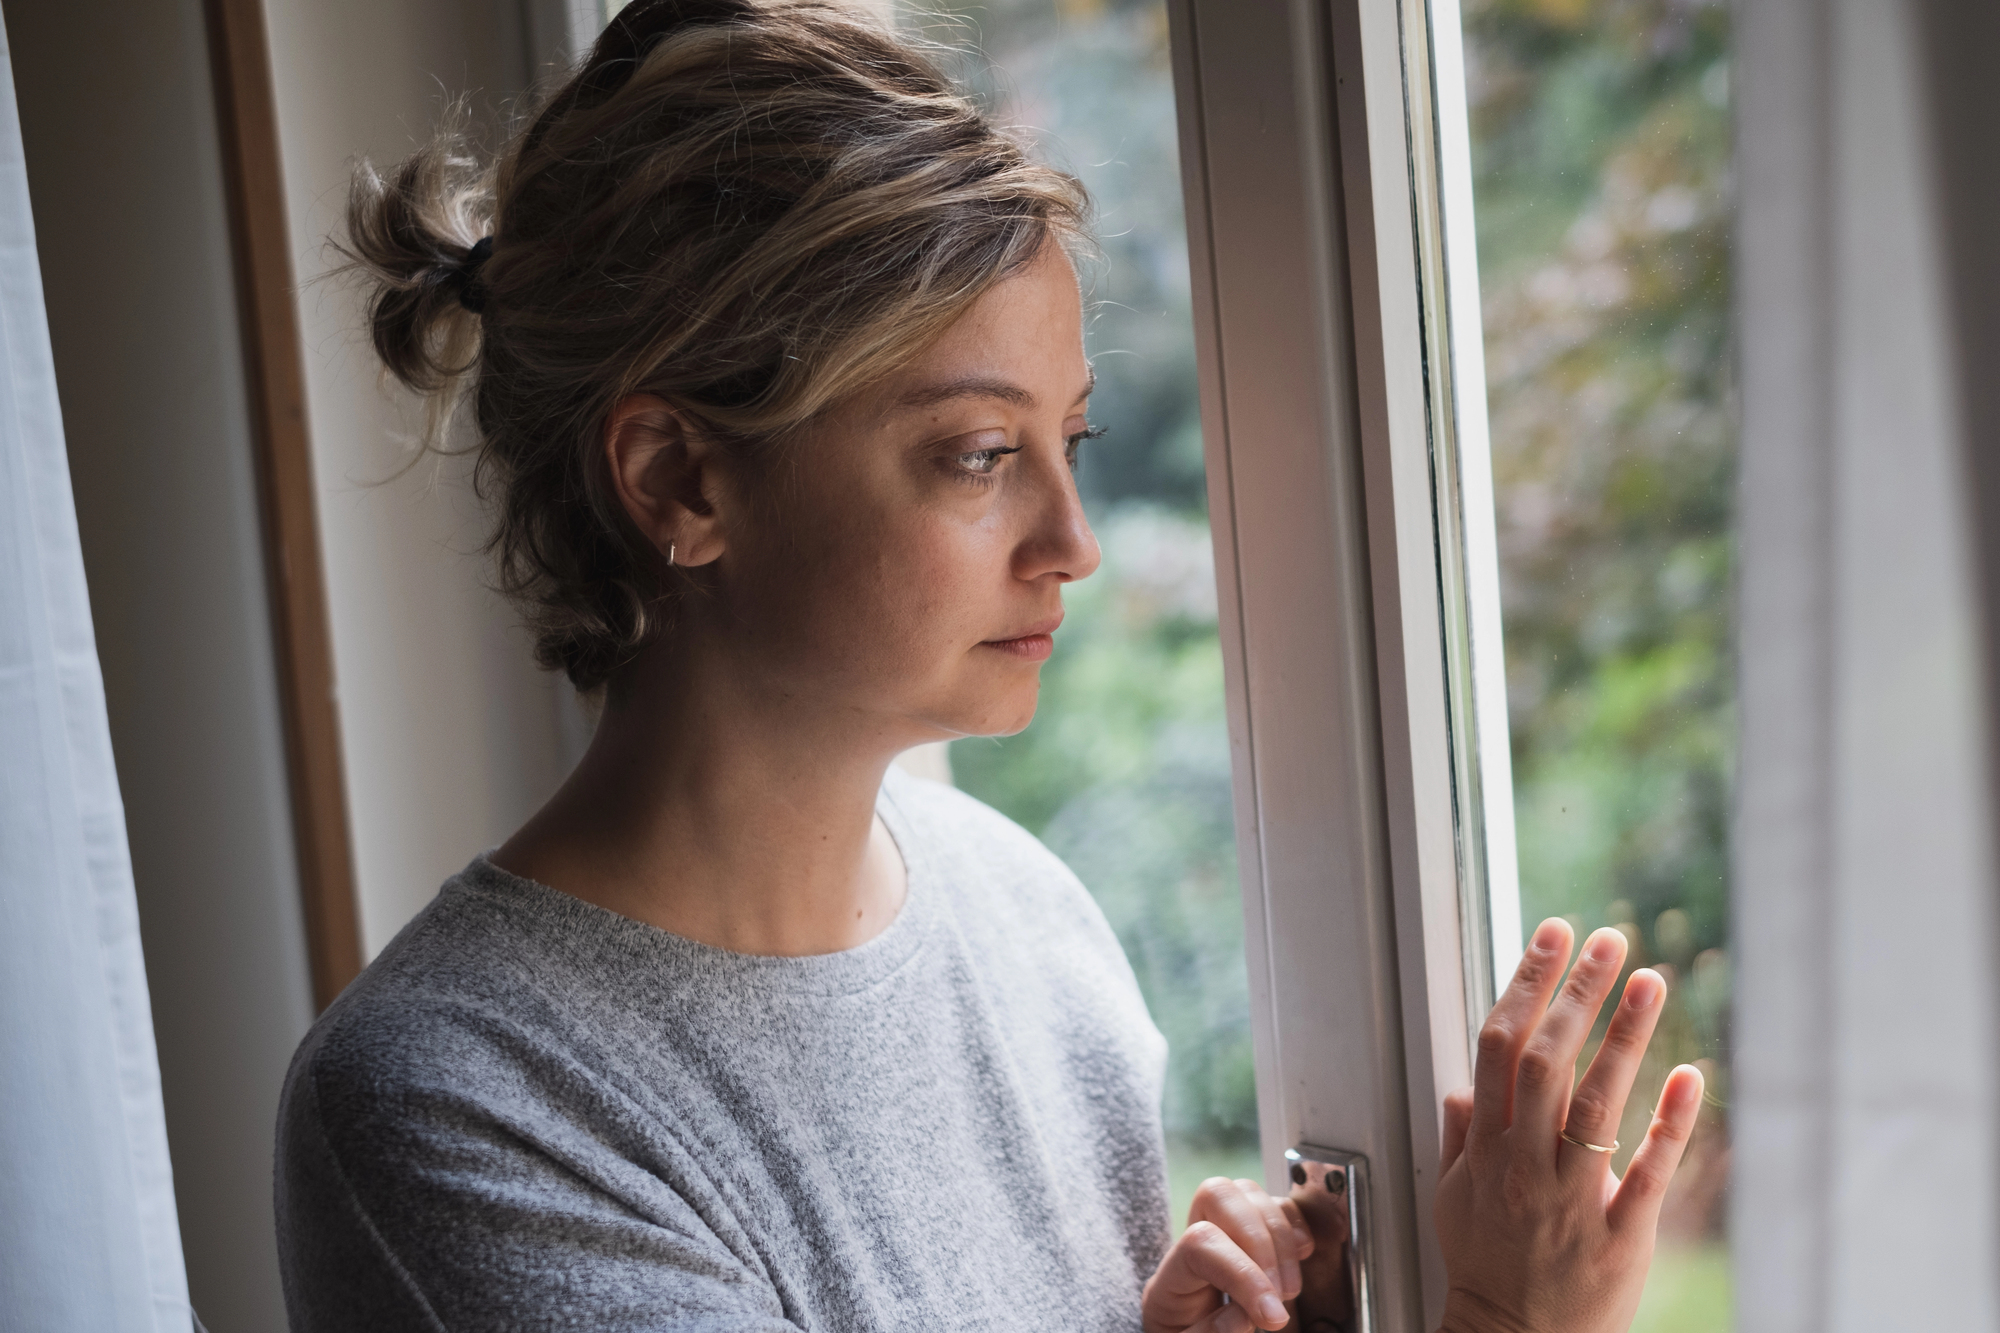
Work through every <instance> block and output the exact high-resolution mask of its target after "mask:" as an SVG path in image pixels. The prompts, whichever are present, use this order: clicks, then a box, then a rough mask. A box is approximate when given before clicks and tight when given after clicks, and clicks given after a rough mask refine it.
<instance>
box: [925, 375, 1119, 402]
mask: <svg viewBox="0 0 2000 1333" xmlns="http://www.w3.org/2000/svg"><path fill="white" fill-rule="evenodd" d="M1096 389H1097V372H1096V371H1095V370H1092V371H1091V372H1090V378H1089V379H1088V380H1087V381H1085V382H1084V386H1083V392H1082V393H1080V394H1078V395H1077V396H1076V397H1077V401H1078V402H1082V401H1083V400H1084V399H1085V398H1088V397H1090V395H1091V394H1092V393H1093V392H1095V391H1096ZM960 398H993V399H997V400H999V401H1000V402H1003V403H1011V404H1012V405H1013V406H1015V407H1033V406H1034V405H1035V395H1033V394H1031V393H1029V392H1028V391H1027V390H1026V389H1024V388H1022V387H1021V386H1020V385H1018V384H1009V383H1007V381H1005V380H990V379H980V378H978V377H972V378H968V379H962V380H946V381H945V382H944V383H942V384H926V385H923V386H921V387H919V388H915V389H912V390H910V391H909V392H908V393H906V394H904V395H903V396H902V397H901V398H898V399H897V400H896V406H898V407H936V406H937V405H938V404H939V403H949V402H954V401H956V400H957V399H960Z"/></svg>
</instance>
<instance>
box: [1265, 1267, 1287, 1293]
mask: <svg viewBox="0 0 2000 1333" xmlns="http://www.w3.org/2000/svg"><path fill="white" fill-rule="evenodd" d="M1264 1276H1265V1277H1266V1278H1269V1279H1270V1282H1271V1289H1272V1290H1273V1291H1283V1290H1284V1289H1285V1278H1284V1275H1283V1274H1282V1273H1280V1272H1279V1271H1278V1270H1277V1269H1275V1268H1267V1269H1265V1270H1264Z"/></svg>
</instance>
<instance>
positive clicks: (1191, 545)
mask: <svg viewBox="0 0 2000 1333" xmlns="http://www.w3.org/2000/svg"><path fill="white" fill-rule="evenodd" d="M902 17H903V20H904V22H905V23H906V24H909V25H912V26H921V27H922V28H923V29H924V30H925V31H926V32H928V34H929V35H930V36H932V37H934V38H936V39H938V40H942V41H947V42H951V43H953V44H955V45H959V46H964V47H972V48H976V49H977V50H978V51H979V52H980V55H981V57H982V58H983V59H982V60H981V61H975V62H969V63H968V65H967V67H966V68H964V70H963V71H962V72H963V73H964V74H965V76H966V77H967V78H968V81H969V82H970V83H971V84H972V85H973V86H974V87H975V88H977V89H978V90H979V91H980V93H981V94H982V95H983V96H984V97H986V98H987V99H989V102H990V104H991V105H992V107H993V108H994V110H995V111H996V113H997V114H998V116H999V118H1000V119H1001V121H1002V122H1003V123H1008V124H1013V125H1019V126H1025V127H1031V128H1030V129H1029V130H1028V131H1027V132H1028V133H1030V134H1032V135H1033V136H1034V138H1035V141H1036V145H1037V148H1038V150H1039V151H1041V152H1042V153H1043V154H1044V155H1045V156H1047V157H1048V158H1050V159H1051V160H1053V161H1055V162H1056V163H1058V164H1059V165H1062V166H1064V167H1066V168H1067V169H1069V170H1071V171H1074V172H1075V173H1076V174H1077V175H1079V176H1080V177H1082V179H1083V180H1084V182H1085V184H1086V185H1088V186H1089V188H1090V191H1091V193H1092V195H1093V197H1094V198H1095V200H1096V203H1097V208H1098V211H1099V222H1100V227H1099V231H1100V235H1101V238H1102V248H1103V256H1102V259H1101V261H1100V262H1096V263H1093V264H1088V265H1086V272H1085V274H1084V282H1085V285H1086V288H1087V292H1086V295H1087V298H1088V299H1089V300H1090V301H1091V302H1092V304H1091V306H1090V314H1089V329H1088V340H1089V347H1090V352H1091V357H1092V361H1093V363H1094V365H1095V366H1096V369H1097V374H1098V388H1097V393H1096V395H1095V397H1094V398H1093V400H1092V404H1091V417H1092V420H1093V421H1094V422H1096V423H1098V424H1101V425H1105V426H1108V427H1109V428H1110V434H1109V436H1108V437H1107V438H1105V439H1103V440H1101V441H1095V442H1092V443H1090V444H1087V445H1085V454H1084V457H1083V463H1082V467H1081V472H1080V484H1081V486H1082V489H1083V492H1084V497H1085V501H1086V504H1087V506H1088V508H1089V510H1090V514H1091V520H1092V523H1093V525H1094V526H1095V527H1096V530H1097V535H1098V539H1099V541H1100V542H1101V543H1102V545H1103V548H1104V564H1103V566H1102V568H1101V569H1100V570H1099V571H1098V573H1097V574H1096V575H1095V576H1094V577H1092V578H1091V579H1089V580H1087V581H1085V582H1083V583H1080V584H1077V585H1075V586H1073V587H1071V588H1070V589H1069V590H1068V594H1067V595H1066V597H1065V602H1066V603H1067V606H1068V608H1069V614H1068V619H1067V620H1066V621H1065V622H1064V625H1063V628H1062V630H1061V631H1060V632H1059V633H1058V635H1057V638H1056V654H1055V656H1054V658H1052V659H1051V660H1050V662H1049V663H1048V665H1047V666H1045V667H1044V668H1043V670H1042V696H1041V709H1040V712H1039V713H1038V714H1037V716H1036V718H1035V722H1034V724H1033V725H1032V726H1031V727H1029V728H1028V730H1027V731H1025V732H1023V733H1022V734H1021V735H1019V736H1016V737H1012V738H1009V739H1007V740H1002V741H960V742H958V743H957V744H955V745H954V746H953V747H952V767H953V771H954V774H955V776H956V779H957V781H958V784H959V785H960V786H961V787H963V788H965V789H966V790H968V791H970V792H972V793H973V794H974V795H977V796H979V797H980V798H981V799H983V800H986V801H988V802H990V803H991V804H993V805H995V806H997V807H998V808H999V809H1001V810H1002V811H1005V812H1006V813H1007V814H1009V815H1011V816H1012V817H1013V818H1015V819H1017V820H1019V821H1020V822H1021V823H1022V824H1024V825H1026V826H1027V827H1028V828H1029V829H1030V830H1032V831H1033V832H1035V833H1037V834H1039V835H1040V836H1041V837H1042V839H1043V840H1044V841H1045V842H1047V843H1048V845H1049V846H1050V847H1051V848H1052V849H1054V851H1055V852H1056V853H1057V854H1058V855H1059V856H1061V857H1062V858H1063V859H1064V860H1066V861H1067V862H1068V863H1069V864H1070V865H1071V866H1072V867H1073V868H1074V869H1075V870H1076V872H1077V874H1078V875H1079V876H1081V877H1082V879H1083V882H1084V883H1085V884H1086V885H1088V886H1089V888H1090V890H1091V892H1092V893H1093V894H1095V895H1096V897H1097V901H1098V902H1099V903H1100V904H1101V905H1102V906H1103V908H1104V911H1105V914H1106V916H1107V917H1109V918H1110V921H1111V924H1112V927H1113V928H1114V929H1115V930H1116V931H1117V932H1118V936H1119V939H1120V940H1121V941H1122V942H1123V943H1124V946H1125V951H1126V954H1127V956H1128V957H1130V959H1131V961H1132V966H1133V968H1134V970H1135V971H1136V972H1137V973H1138V977H1139V984H1140V986H1141V987H1142V988H1143V989H1144V991H1145V993H1146V1002H1147V1004H1148V1006H1149V1007H1150V1008H1151V1010H1152V1014H1153V1019H1154V1021H1155V1022H1156V1023H1158V1024H1159V1026H1160V1029H1161V1030H1162V1031H1163V1032H1165V1033H1166V1036H1167V1040H1168V1043H1169V1047H1170V1052H1171V1054H1170V1057H1169V1072H1168V1085H1167V1100H1166V1118H1167V1134H1168V1165H1169V1170H1170V1173H1171V1176H1172V1185H1173V1192H1174V1198H1175V1204H1174V1220H1175V1223H1176V1225H1177V1226H1178V1224H1179V1223H1180V1221H1181V1220H1182V1219H1183V1218H1184V1217H1185V1216H1186V1211H1187V1203H1188V1199H1189V1197H1190V1196H1191V1195H1192V1194H1193V1191H1194V1186H1195V1185H1196V1184H1197V1183H1199V1182H1200V1181H1201V1180H1202V1179H1203V1178H1204V1177H1206V1176H1209V1175H1215V1174H1227V1175H1232V1176H1260V1175H1261V1174H1262V1165H1261V1163H1260V1161H1259V1159H1258V1144H1257V1112H1256V1093H1255V1085H1254V1070H1253V1065H1252V1061H1251V1054H1250V1017H1249V991H1248V984H1247V981H1246V979H1245V971H1244V958H1243V916H1242V909H1241V905H1240V903H1239V899H1238V889H1237V876H1236V860H1235V846H1234V832H1233V819H1234V812H1233V806H1232V803H1231V798H1230V785H1229V746H1228V735H1227V729H1226V726H1225V723H1224V715H1223V692H1222V654H1221V648H1220V645H1219V642H1218V639H1217V634H1216V600H1215V579H1214V560H1213V554H1212V549H1211V547H1210V545H1209V536H1208V521H1207V503H1206V496H1205V491H1204V483H1203V472H1202V449H1201V426H1200V408H1199V403H1198V401H1197V397H1196V386H1195V361H1194V341H1193V327H1192V322H1191V315H1190V310H1189V292H1188V268H1187V243H1186V238H1185V235H1184V232H1183V223H1182V212H1181V192H1180V175H1179V157H1178V153H1179V147H1178V142H1177V139H1176V130H1175V119H1174V105H1173V88H1172V76H1171V72H1170V69H1169V65H1168V53H1167V22H1166V11H1165V6H1164V5H1163V4H1161V3H1159V0H1097V2H1094V3H1085V2H1084V0H1062V2H1060V3H1058V2H1057V0H992V3H988V4H980V5H952V4H948V3H928V4H913V3H908V2H907V0H906V3H905V4H904V5H903V6H902Z"/></svg>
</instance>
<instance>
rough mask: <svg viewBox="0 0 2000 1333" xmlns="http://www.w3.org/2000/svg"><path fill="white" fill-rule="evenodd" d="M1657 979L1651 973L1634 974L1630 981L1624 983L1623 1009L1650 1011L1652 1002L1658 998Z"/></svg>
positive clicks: (1658, 985) (1659, 987)
mask: <svg viewBox="0 0 2000 1333" xmlns="http://www.w3.org/2000/svg"><path fill="white" fill-rule="evenodd" d="M1660 990H1661V986H1660V984H1659V977H1658V975H1657V974H1655V973H1652V972H1634V973H1633V974H1632V979H1631V980H1630V981H1628V982H1626V983H1625V1007H1626V1008H1627V1009H1651V1008H1652V1007H1653V1001H1655V1000H1657V999H1659V998H1660Z"/></svg>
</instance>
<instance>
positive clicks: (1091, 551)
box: [1014, 462, 1103, 583]
mask: <svg viewBox="0 0 2000 1333" xmlns="http://www.w3.org/2000/svg"><path fill="white" fill-rule="evenodd" d="M1036 481H1037V482H1038V485H1037V486H1036V496H1035V501H1036V502H1035V505H1034V510H1033V518H1032V526H1031V527H1030V528H1029V530H1028V532H1027V533H1026V534H1024V537H1023V540H1022V541H1021V544H1020V545H1019V546H1018V547H1017V548H1016V549H1015V570H1014V572H1015V575H1016V576H1017V577H1019V578H1022V579H1026V580H1034V579H1038V578H1045V577H1047V576H1048V575H1051V574H1053V575H1055V576H1056V578H1057V579H1058V580H1059V581H1060V582H1063V583H1071V582H1074V581H1075V580H1077V579H1087V578H1089V577H1090V576H1091V575H1092V574H1094V573H1096V572H1097V567H1098V565H1099V564H1101V563H1103V553H1102V552H1101V551H1099V550H1098V546H1097V534H1096V533H1094V532H1092V531H1091V530H1090V520H1089V519H1088V518H1086V517H1085V516H1084V512H1083V497H1082V496H1081V495H1079V494H1078V493H1077V489H1076V474H1075V473H1073V472H1072V471H1070V468H1069V465H1068V464H1067V463H1066V462H1058V463H1057V464H1056V465H1055V466H1054V467H1052V468H1045V469H1041V470H1039V471H1038V473H1037V477H1036Z"/></svg>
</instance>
